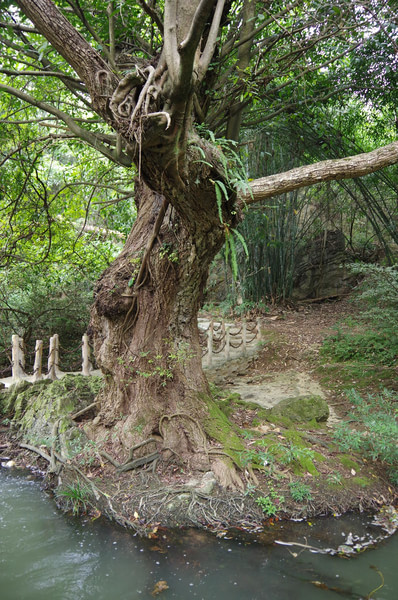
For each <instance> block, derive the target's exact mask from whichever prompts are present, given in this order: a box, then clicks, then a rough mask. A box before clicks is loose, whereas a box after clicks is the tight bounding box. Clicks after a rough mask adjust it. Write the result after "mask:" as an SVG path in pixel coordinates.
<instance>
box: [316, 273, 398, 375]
mask: <svg viewBox="0 0 398 600" xmlns="http://www.w3.org/2000/svg"><path fill="white" fill-rule="evenodd" d="M351 270H352V272H353V273H355V274H356V275H359V276H361V277H364V279H363V280H362V282H361V283H360V284H359V286H358V288H357V296H356V302H357V303H358V307H359V308H360V312H359V313H358V314H357V316H356V318H355V320H353V319H350V320H348V321H346V323H345V324H344V325H343V326H340V327H339V328H338V329H337V331H336V333H335V334H333V335H331V336H329V337H328V338H326V340H325V341H324V343H323V346H322V349H321V354H322V355H323V356H324V357H328V358H332V359H333V360H336V361H342V362H344V361H350V360H351V361H356V362H369V363H373V364H382V365H393V364H395V362H396V360H397V357H398V334H397V331H398V310H397V309H398V270H397V268H396V267H384V266H381V265H366V264H353V265H351ZM348 328H349V329H348ZM347 329H348V330H347Z"/></svg>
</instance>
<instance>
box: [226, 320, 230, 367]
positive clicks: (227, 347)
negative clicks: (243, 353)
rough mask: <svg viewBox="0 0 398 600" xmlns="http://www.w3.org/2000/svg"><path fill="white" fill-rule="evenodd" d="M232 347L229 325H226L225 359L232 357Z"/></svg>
mask: <svg viewBox="0 0 398 600" xmlns="http://www.w3.org/2000/svg"><path fill="white" fill-rule="evenodd" d="M230 348H231V343H230V333H229V325H226V326H225V359H226V360H229V359H230Z"/></svg>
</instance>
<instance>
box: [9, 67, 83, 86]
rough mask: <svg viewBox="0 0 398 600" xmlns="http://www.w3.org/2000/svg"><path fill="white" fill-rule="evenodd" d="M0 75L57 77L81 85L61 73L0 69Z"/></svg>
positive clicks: (69, 76)
mask: <svg viewBox="0 0 398 600" xmlns="http://www.w3.org/2000/svg"><path fill="white" fill-rule="evenodd" d="M0 73H4V75H10V76H11V77H20V76H25V77H26V76H30V77H59V78H61V79H68V80H69V81H73V82H74V83H79V84H80V83H82V82H81V81H80V80H79V79H76V77H72V75H66V73H61V71H17V70H15V69H0Z"/></svg>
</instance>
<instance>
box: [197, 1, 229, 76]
mask: <svg viewBox="0 0 398 600" xmlns="http://www.w3.org/2000/svg"><path fill="white" fill-rule="evenodd" d="M224 4H225V0H218V2H217V6H216V10H215V12H214V16H213V21H212V24H211V27H210V32H209V36H208V38H207V42H206V46H205V48H204V50H203V52H202V55H201V57H200V59H199V69H198V80H199V81H202V79H203V77H204V76H205V73H206V71H207V68H208V66H209V64H210V61H211V59H212V57H213V54H214V50H215V47H216V44H217V36H218V30H219V28H220V22H221V17H222V13H223V10H224Z"/></svg>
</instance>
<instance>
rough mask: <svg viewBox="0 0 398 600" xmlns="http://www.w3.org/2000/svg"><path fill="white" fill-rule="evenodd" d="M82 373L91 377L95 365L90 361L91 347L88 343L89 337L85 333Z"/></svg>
mask: <svg viewBox="0 0 398 600" xmlns="http://www.w3.org/2000/svg"><path fill="white" fill-rule="evenodd" d="M82 343H83V345H82V373H83V375H91V371H92V370H93V365H92V364H91V360H90V354H91V351H90V345H89V343H88V335H87V333H85V334H84V335H83V337H82Z"/></svg>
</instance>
